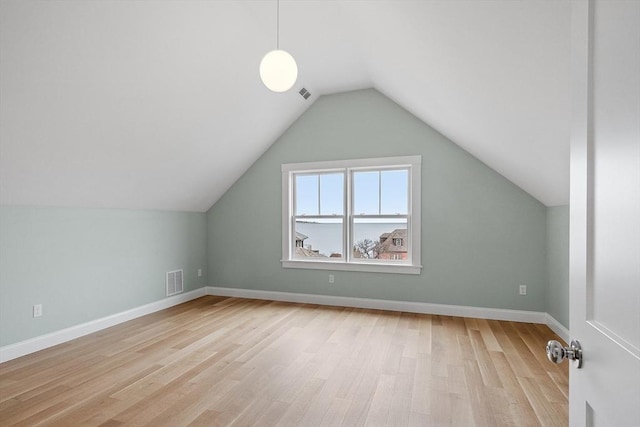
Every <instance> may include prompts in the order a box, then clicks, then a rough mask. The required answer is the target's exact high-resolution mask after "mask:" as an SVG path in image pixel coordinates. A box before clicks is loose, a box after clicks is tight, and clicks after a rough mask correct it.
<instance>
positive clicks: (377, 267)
mask: <svg viewBox="0 0 640 427" xmlns="http://www.w3.org/2000/svg"><path fill="white" fill-rule="evenodd" d="M280 262H281V263H282V267H284V268H304V269H311V270H335V271H364V272H370V273H399V274H420V270H421V269H422V266H421V265H411V264H395V265H394V264H391V263H385V264H382V263H380V264H374V263H364V262H344V261H333V260H331V259H329V260H326V261H324V260H323V261H303V260H297V259H292V260H284V259H283V260H281V261H280Z"/></svg>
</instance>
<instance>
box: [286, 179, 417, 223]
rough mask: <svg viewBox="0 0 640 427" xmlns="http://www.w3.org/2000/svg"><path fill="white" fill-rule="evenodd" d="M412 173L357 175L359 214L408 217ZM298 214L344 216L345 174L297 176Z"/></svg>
mask: <svg viewBox="0 0 640 427" xmlns="http://www.w3.org/2000/svg"><path fill="white" fill-rule="evenodd" d="M408 179H409V173H408V171H407V170H406V169H404V170H383V171H356V172H354V173H353V192H354V196H353V199H354V200H353V204H354V206H353V213H354V214H355V215H363V214H364V215H395V214H401V215H406V214H407V212H408V204H407V200H408V189H409V188H408ZM295 188H296V191H295V201H296V209H295V214H296V215H307V216H315V215H343V213H344V202H343V197H344V174H343V173H323V174H300V175H296V177H295Z"/></svg>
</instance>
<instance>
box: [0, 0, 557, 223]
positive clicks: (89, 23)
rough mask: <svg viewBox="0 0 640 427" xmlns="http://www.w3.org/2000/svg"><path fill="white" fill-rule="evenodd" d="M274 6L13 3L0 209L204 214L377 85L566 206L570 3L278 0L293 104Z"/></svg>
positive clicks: (1, 16) (0, 117)
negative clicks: (305, 125) (266, 62)
mask: <svg viewBox="0 0 640 427" xmlns="http://www.w3.org/2000/svg"><path fill="white" fill-rule="evenodd" d="M275 6H276V3H275V0H274V1H264V0H256V1H241V0H230V1H223V0H211V1H188V0H187V1H127V2H124V1H110V0H103V1H91V2H89V1H87V2H83V1H51V2H45V1H6V0H2V3H1V6H0V48H1V49H0V203H2V204H13V205H48V206H75V207H107V208H125V209H167V210H182V211H205V210H207V209H208V208H209V207H210V206H211V205H212V204H213V203H215V202H216V200H218V198H220V197H221V196H222V194H224V192H225V191H226V190H227V189H228V188H229V187H230V186H231V185H232V184H233V182H235V180H237V179H238V178H239V177H240V176H241V175H242V173H244V171H245V170H246V169H247V168H248V167H249V166H250V165H251V164H252V163H253V162H254V161H255V160H256V159H257V158H258V157H259V156H260V155H261V154H262V153H263V152H264V151H265V150H266V149H267V148H268V147H269V146H270V145H271V144H272V143H273V142H274V141H275V140H276V139H277V138H278V136H279V135H281V134H282V132H284V131H285V130H286V129H287V127H288V126H290V125H291V123H293V122H294V121H295V120H296V119H297V118H298V117H299V116H300V115H301V114H303V113H304V111H305V110H306V109H307V108H308V107H309V106H310V105H311V104H312V103H313V101H314V100H315V99H317V97H318V96H320V95H323V94H330V93H335V92H341V91H348V90H355V89H361V88H367V87H374V88H376V89H377V90H379V91H380V92H382V93H383V94H385V95H387V96H388V97H390V98H391V99H393V100H395V101H396V102H398V103H399V104H400V105H402V106H403V107H405V108H406V109H408V110H409V111H410V112H412V113H413V114H415V115H416V116H417V117H419V118H420V119H422V120H424V121H425V122H427V123H428V124H430V125H431V126H433V127H435V128H436V129H437V130H439V131H440V132H441V133H443V134H444V135H446V136H448V137H449V138H450V139H452V140H453V141H454V142H456V143H457V144H459V145H460V146H461V147H463V148H464V149H466V150H467V151H469V152H471V153H472V154H473V155H475V156H476V157H478V158H479V159H480V160H482V161H483V162H485V163H486V164H487V165H489V166H490V167H492V168H493V169H495V170H496V171H498V172H499V173H501V174H503V175H504V176H505V177H507V178H508V179H510V180H511V181H513V182H514V183H515V184H517V185H518V186H520V187H521V188H523V189H524V190H525V191H527V192H529V193H530V194H531V195H532V196H534V197H536V198H537V199H538V200H540V201H541V202H543V203H544V204H546V205H548V206H551V205H557V204H564V203H567V201H568V140H569V82H568V75H569V31H570V23H569V21H570V17H569V15H570V10H569V9H570V5H569V2H568V1H567V0H561V1H555V2H542V1H536V0H531V1H525V0H523V1H511V0H504V1H502V0H501V1H488V0H482V1H478V0H469V1H463V0H458V1H450V0H442V1H428V0H425V1H418V0H415V1H402V0H393V1H382V0H369V1H367V0H362V1H355V0H335V1H326V0H317V1H313V0H305V1H302V0H295V1H294V0H282V1H281V3H280V46H281V47H282V48H283V49H286V50H288V51H289V52H291V53H292V54H293V56H294V57H295V58H296V60H297V62H298V67H299V70H300V74H299V79H298V83H297V85H296V86H295V87H294V89H295V90H291V91H289V92H287V93H284V94H275V93H272V92H270V91H269V90H267V89H266V88H265V87H264V86H263V85H262V83H261V82H260V79H259V76H258V65H259V63H260V59H261V58H262V56H263V55H264V54H265V53H266V52H268V51H269V50H271V49H273V48H275V34H276V31H275V29H276V27H275V22H276V20H275V18H276V7H275ZM303 86H304V87H306V88H307V89H309V90H310V91H311V92H312V97H311V98H310V99H309V100H308V101H305V100H303V99H302V98H301V97H300V96H299V95H298V94H297V90H298V89H300V88H301V87H303Z"/></svg>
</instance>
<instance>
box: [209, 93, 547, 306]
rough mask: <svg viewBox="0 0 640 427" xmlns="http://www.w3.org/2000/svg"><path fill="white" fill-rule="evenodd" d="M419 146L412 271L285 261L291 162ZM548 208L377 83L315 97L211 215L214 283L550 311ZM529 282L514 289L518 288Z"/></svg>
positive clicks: (409, 151)
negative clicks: (284, 207)
mask: <svg viewBox="0 0 640 427" xmlns="http://www.w3.org/2000/svg"><path fill="white" fill-rule="evenodd" d="M414 154H420V155H422V265H423V267H424V268H423V270H422V274H420V275H400V274H372V273H355V272H332V273H333V274H334V275H335V284H333V285H330V284H329V283H328V274H329V273H330V272H329V271H326V270H297V269H283V268H282V267H281V264H280V257H281V216H280V215H281V172H280V165H281V164H282V163H290V162H305V161H322V160H337V159H353V158H369V157H386V156H400V155H414ZM546 211H547V209H546V207H545V206H544V205H542V204H541V203H540V202H538V201H537V200H536V199H534V198H533V197H531V196H530V195H528V194H527V193H525V192H524V191H522V190H521V189H520V188H518V187H517V186H515V185H514V184H512V183H511V182H510V181H508V180H507V179H505V178H504V177H502V176H501V175H499V174H498V173H496V172H495V171H493V170H492V169H490V168H489V167H487V166H486V165H484V164H483V163H482V162H480V161H479V160H477V159H476V158H475V157H473V156H471V155H470V154H469V153H467V152H466V151H464V150H462V149H461V148H460V147H459V146H457V145H456V144H454V143H452V142H451V141H449V140H448V139H447V138H445V137H444V136H442V135H441V134H439V133H438V132H436V131H435V130H434V129H432V128H431V127H429V126H428V125H426V124H425V123H424V122H422V121H420V120H418V119H417V118H416V117H414V116H413V115H411V114H410V113H408V112H407V111H406V110H404V109H403V108H401V107H400V106H398V105H397V104H396V103H394V102H392V101H391V100H389V99H388V98H386V97H385V96H383V95H382V94H380V93H379V92H377V91H376V90H373V89H369V90H362V91H355V92H348V93H341V94H336V95H329V96H324V97H321V98H319V99H318V100H317V101H316V102H315V103H314V104H313V105H312V106H311V107H310V108H309V110H307V112H306V113H305V114H304V115H303V116H302V117H301V118H300V119H299V120H298V121H296V122H295V123H294V124H293V125H292V126H291V127H290V128H289V129H288V130H287V131H286V132H285V133H284V134H283V135H282V136H281V137H280V138H279V140H277V141H276V142H275V143H274V144H273V146H272V147H271V148H270V149H269V150H267V151H266V152H265V153H264V155H263V156H262V157H261V158H260V159H259V160H258V161H257V162H256V163H255V164H254V165H253V166H252V167H251V168H250V169H249V170H248V171H247V172H246V173H245V174H244V175H243V176H242V177H241V178H240V179H239V180H238V181H237V182H236V183H235V184H234V185H233V186H232V188H231V189H230V190H229V191H228V192H227V193H226V194H225V195H224V196H223V197H222V198H221V199H220V200H219V201H218V202H217V203H216V204H215V205H214V206H213V207H212V208H211V209H210V210H209V212H208V213H207V217H208V220H207V227H208V239H207V245H208V249H207V251H208V269H209V282H210V284H211V285H214V286H227V287H237V288H247V289H259V290H273V291H286V292H300V293H311V294H328V295H341V296H353V297H363V298H379V299H389V300H400V301H419V302H428V303H441V304H456V305H468V306H478V307H496V308H507V309H521V310H534V311H546V306H545V305H546V291H547V283H548V278H547V270H546V263H547V260H546V241H545V240H546V220H547V217H546ZM521 284H525V285H527V286H528V295H527V296H520V295H519V294H518V286H519V285H521Z"/></svg>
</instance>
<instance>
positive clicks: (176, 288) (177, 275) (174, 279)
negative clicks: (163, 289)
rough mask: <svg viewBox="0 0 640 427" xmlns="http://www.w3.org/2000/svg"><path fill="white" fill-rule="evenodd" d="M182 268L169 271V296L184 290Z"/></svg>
mask: <svg viewBox="0 0 640 427" xmlns="http://www.w3.org/2000/svg"><path fill="white" fill-rule="evenodd" d="M182 277H183V274H182V270H174V271H167V296H171V295H175V294H179V293H180V292H182V291H184V283H183V281H182Z"/></svg>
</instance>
